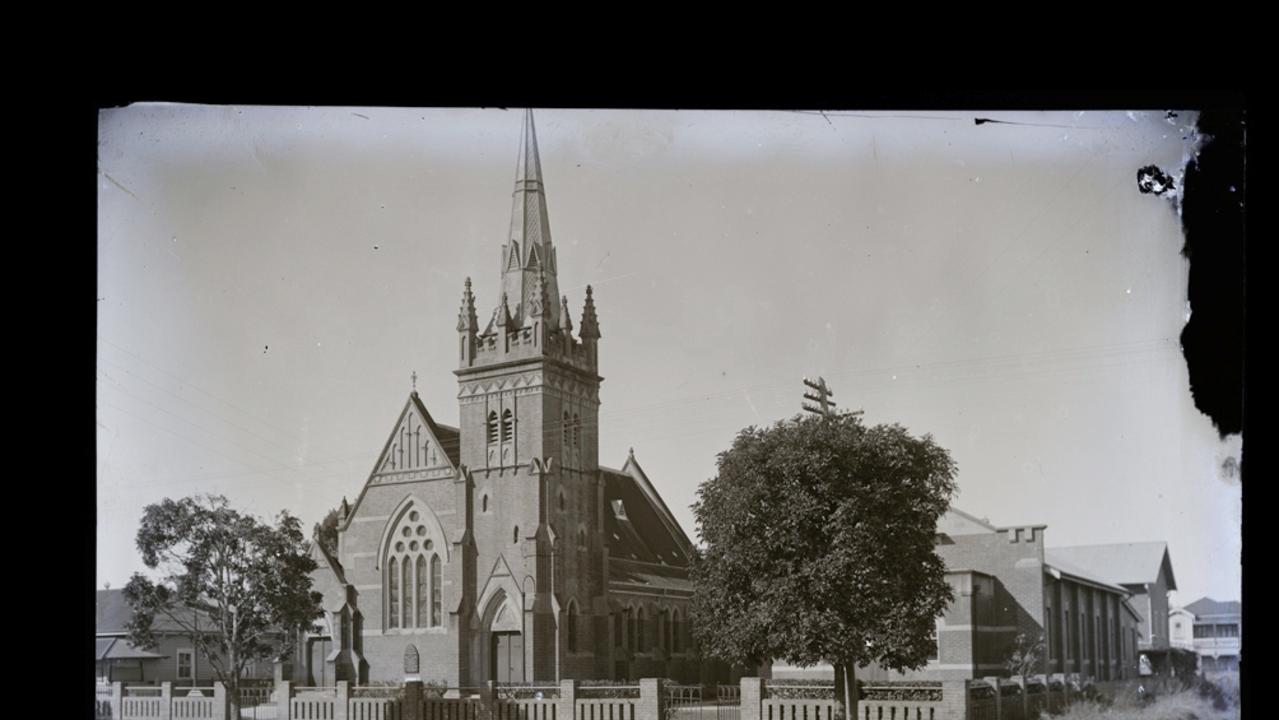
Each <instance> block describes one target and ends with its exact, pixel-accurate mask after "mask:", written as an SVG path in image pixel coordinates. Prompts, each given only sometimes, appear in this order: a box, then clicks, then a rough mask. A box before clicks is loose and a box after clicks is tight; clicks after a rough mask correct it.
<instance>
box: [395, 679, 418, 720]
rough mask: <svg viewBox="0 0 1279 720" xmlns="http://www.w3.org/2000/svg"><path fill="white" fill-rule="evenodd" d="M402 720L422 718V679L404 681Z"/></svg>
mask: <svg viewBox="0 0 1279 720" xmlns="http://www.w3.org/2000/svg"><path fill="white" fill-rule="evenodd" d="M400 718H401V720H422V681H421V680H405V681H404V705H403V706H402V707H401V708H400Z"/></svg>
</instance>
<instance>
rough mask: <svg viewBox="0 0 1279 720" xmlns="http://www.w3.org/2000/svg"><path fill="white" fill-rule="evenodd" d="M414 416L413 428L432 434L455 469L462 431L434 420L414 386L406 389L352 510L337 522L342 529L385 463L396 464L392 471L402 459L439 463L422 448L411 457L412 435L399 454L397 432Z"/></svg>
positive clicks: (421, 463)
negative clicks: (412, 388) (401, 406)
mask: <svg viewBox="0 0 1279 720" xmlns="http://www.w3.org/2000/svg"><path fill="white" fill-rule="evenodd" d="M414 417H416V418H418V420H419V421H420V423H421V425H419V426H417V428H416V430H415V431H420V430H421V429H422V428H423V427H424V428H425V429H426V431H427V434H428V437H427V440H428V441H429V440H430V439H431V438H434V440H435V444H436V445H438V446H439V449H440V451H441V452H443V453H444V460H445V461H446V462H447V463H448V466H449V467H451V468H452V469H454V470H456V469H457V467H458V463H459V462H460V460H461V451H460V448H461V431H460V430H458V429H457V428H455V427H453V426H452V425H444V424H442V423H437V422H435V418H432V417H431V413H430V412H428V411H427V409H426V406H425V405H423V404H422V399H421V398H420V397H418V394H417V391H416V390H415V391H413V392H411V393H409V398H408V400H406V401H405V403H404V408H403V409H402V410H400V414H399V416H398V417H397V418H396V420H395V425H393V426H392V427H391V434H390V435H389V436H388V437H387V438H386V443H385V444H383V445H382V451H381V452H379V453H378V456H377V461H376V462H374V463H373V469H372V470H371V471H370V472H369V474H368V477H366V478H365V480H364V486H363V487H362V488H360V494H359V496H358V497H356V498H355V503H354V504H353V505H351V510H350V512H349V513H347V516H346V519H345V520H343V521H342V523H341V525H340V527H341V529H343V530H345V529H346V528H347V527H349V526H350V524H351V519H352V518H354V517H355V511H356V510H358V509H359V507H360V503H362V502H363V501H364V495H365V493H367V492H368V489H369V484H370V481H371V480H372V479H373V477H374V476H376V475H378V474H379V473H382V472H384V471H386V466H387V465H388V463H390V464H395V465H396V466H397V467H396V468H392V469H391V470H392V471H395V470H397V469H403V468H402V466H401V465H400V463H401V461H403V462H408V463H411V464H410V465H409V467H410V468H421V467H426V466H430V467H431V469H432V470H433V471H434V470H437V469H439V468H440V467H441V465H440V464H439V462H438V461H439V458H438V456H437V457H436V462H435V463H431V462H430V460H429V458H425V456H427V455H429V453H425V452H423V453H420V455H421V456H423V457H419V458H416V459H414V458H412V455H413V452H412V448H413V447H414V446H417V442H416V440H417V439H419V438H415V442H414V444H413V446H410V450H409V452H408V453H407V454H403V455H402V454H400V453H398V452H397V448H398V447H399V446H398V444H397V443H398V440H399V438H398V437H397V436H398V435H399V434H400V432H401V430H406V429H408V428H409V427H410V426H411V425H412V423H413V418H414ZM406 423H407V424H406ZM418 449H421V448H418ZM424 458H425V459H424Z"/></svg>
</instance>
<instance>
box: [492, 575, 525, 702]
mask: <svg viewBox="0 0 1279 720" xmlns="http://www.w3.org/2000/svg"><path fill="white" fill-rule="evenodd" d="M484 620H485V621H486V622H485V624H484V627H485V629H486V630H487V635H488V638H487V640H486V647H485V648H484V649H485V652H486V653H487V655H488V657H487V658H486V660H487V662H486V663H485V664H486V667H485V674H486V675H487V677H488V679H491V680H493V681H495V682H497V683H499V684H505V683H512V682H524V680H525V672H524V633H523V630H524V623H523V619H522V616H521V613H520V611H519V610H518V609H517V607H516V605H515V603H513V602H511V600H510V599H509V598H508V597H507V596H506V593H502V592H499V593H498V595H497V596H496V597H494V598H493V600H492V602H491V603H490V606H489V612H488V613H485V618H484Z"/></svg>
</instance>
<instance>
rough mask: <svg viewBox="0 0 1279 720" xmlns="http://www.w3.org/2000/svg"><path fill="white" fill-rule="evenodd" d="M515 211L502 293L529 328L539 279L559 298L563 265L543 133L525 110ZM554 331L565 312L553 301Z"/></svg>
mask: <svg viewBox="0 0 1279 720" xmlns="http://www.w3.org/2000/svg"><path fill="white" fill-rule="evenodd" d="M513 194H514V198H513V201H512V207H511V229H510V233H509V235H508V237H507V242H506V244H504V245H503V246H502V291H503V292H505V293H506V296H507V300H508V302H509V303H510V306H511V318H512V320H514V322H515V325H516V326H517V327H519V326H523V325H525V324H526V321H527V320H528V318H529V310H530V306H531V305H532V304H534V303H536V302H537V301H538V300H539V299H540V298H537V297H534V293H536V292H537V288H536V285H537V284H538V280H539V277H541V278H542V281H541V282H542V284H543V290H544V292H545V293H546V295H547V296H549V297H551V298H556V297H559V283H558V282H557V277H556V275H557V271H558V267H557V266H558V263H557V262H556V258H555V247H554V246H553V245H552V244H551V224H550V218H549V216H548V214H547V212H546V191H545V187H544V186H543V184H542V160H541V158H540V157H539V155H538V152H537V131H536V130H535V129H534V127H533V111H532V110H525V111H524V132H523V134H521V136H520V152H519V155H518V157H517V159H516V164H515V192H514V193H513ZM545 313H546V315H547V322H548V324H549V325H550V327H551V328H555V327H558V325H559V315H560V308H559V305H558V304H557V303H554V302H552V303H549V307H546V308H545Z"/></svg>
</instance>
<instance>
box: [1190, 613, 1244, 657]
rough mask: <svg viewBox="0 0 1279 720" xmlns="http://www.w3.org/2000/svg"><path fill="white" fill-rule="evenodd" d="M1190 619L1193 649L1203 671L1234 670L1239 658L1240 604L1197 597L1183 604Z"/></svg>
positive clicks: (1240, 644) (1241, 626)
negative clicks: (1192, 621)
mask: <svg viewBox="0 0 1279 720" xmlns="http://www.w3.org/2000/svg"><path fill="white" fill-rule="evenodd" d="M1185 612H1187V613H1189V614H1190V615H1191V616H1192V617H1193V618H1194V630H1193V649H1194V651H1195V654H1197V655H1198V656H1199V669H1200V670H1201V671H1202V672H1204V673H1219V672H1238V671H1239V663H1240V662H1241V661H1242V659H1243V603H1240V602H1238V601H1234V600H1230V601H1226V602H1221V601H1217V600H1213V599H1212V598H1207V597H1204V598H1199V599H1198V600H1196V601H1194V602H1192V603H1190V604H1189V605H1187V606H1186V607H1185Z"/></svg>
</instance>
